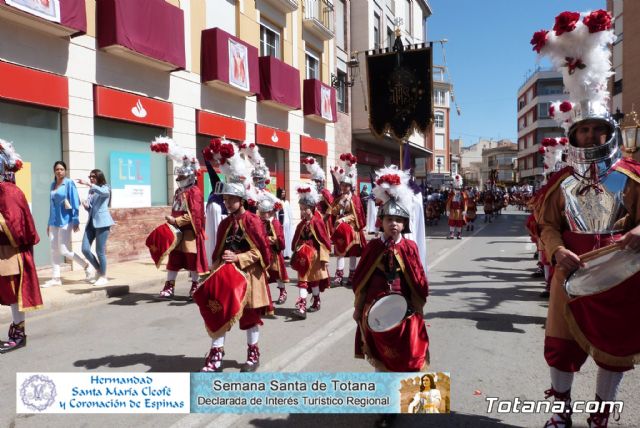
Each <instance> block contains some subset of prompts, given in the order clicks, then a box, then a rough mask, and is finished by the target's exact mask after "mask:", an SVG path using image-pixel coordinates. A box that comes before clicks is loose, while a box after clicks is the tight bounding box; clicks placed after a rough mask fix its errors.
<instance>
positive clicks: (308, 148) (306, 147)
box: [300, 135, 329, 156]
mask: <svg viewBox="0 0 640 428" xmlns="http://www.w3.org/2000/svg"><path fill="white" fill-rule="evenodd" d="M300 151H301V152H302V153H312V154H314V155H320V156H327V155H328V154H329V149H328V147H327V142H326V141H324V140H319V139H317V138H311V137H307V136H304V135H303V136H301V137H300Z"/></svg>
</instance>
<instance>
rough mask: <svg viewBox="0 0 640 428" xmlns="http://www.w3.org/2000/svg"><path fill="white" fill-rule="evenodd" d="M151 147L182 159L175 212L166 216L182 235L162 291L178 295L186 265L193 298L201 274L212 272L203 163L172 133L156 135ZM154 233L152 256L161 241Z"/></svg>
mask: <svg viewBox="0 0 640 428" xmlns="http://www.w3.org/2000/svg"><path fill="white" fill-rule="evenodd" d="M151 150H152V151H153V152H156V153H161V154H164V155H166V156H168V157H170V158H171V159H173V160H174V161H175V162H179V163H180V166H179V167H176V168H175V170H174V174H175V175H176V181H177V183H178V189H177V190H176V192H175V194H174V196H173V203H172V204H171V215H170V216H167V217H166V221H167V223H168V224H169V225H171V226H173V227H174V228H177V229H179V231H180V232H179V233H180V235H181V236H182V239H181V240H179V242H176V245H175V246H174V247H173V248H172V250H171V252H169V260H168V262H167V280H166V282H165V284H164V287H163V288H162V291H160V297H161V298H172V297H173V296H174V289H175V282H176V278H177V277H178V271H180V269H186V270H188V271H189V274H190V276H191V288H190V289H189V298H191V297H192V296H193V293H194V291H195V290H196V288H197V286H198V278H199V276H200V275H204V274H206V273H208V272H209V263H208V261H207V250H206V247H205V241H206V239H207V236H206V234H205V214H204V197H203V196H202V192H201V191H200V189H199V188H198V186H197V185H196V184H197V175H198V171H199V170H200V164H199V163H198V160H197V159H196V157H195V154H190V153H189V152H188V151H187V150H185V149H184V148H182V147H180V146H179V145H178V144H176V143H175V142H174V141H173V140H172V139H171V138H168V137H158V138H156V139H155V140H154V141H153V142H152V143H151ZM172 230H173V229H172ZM154 232H156V231H154ZM154 236H155V233H152V235H150V236H149V238H148V240H147V245H148V246H149V248H150V250H151V253H152V256H154V252H155V247H156V246H155V243H156V242H157V241H156V240H155V239H153V238H154ZM158 262H159V260H157V259H156V265H159V263H158Z"/></svg>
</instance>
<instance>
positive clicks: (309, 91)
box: [303, 79, 338, 123]
mask: <svg viewBox="0 0 640 428" xmlns="http://www.w3.org/2000/svg"><path fill="white" fill-rule="evenodd" d="M303 89H304V94H303V97H304V104H303V105H304V107H303V110H304V115H305V116H307V117H309V118H311V119H314V120H318V121H320V122H325V123H327V122H331V123H333V122H336V121H337V120H338V118H337V115H336V90H335V89H334V88H332V87H330V86H327V85H325V84H324V83H322V82H321V81H319V80H318V79H307V80H305V81H304V82H303Z"/></svg>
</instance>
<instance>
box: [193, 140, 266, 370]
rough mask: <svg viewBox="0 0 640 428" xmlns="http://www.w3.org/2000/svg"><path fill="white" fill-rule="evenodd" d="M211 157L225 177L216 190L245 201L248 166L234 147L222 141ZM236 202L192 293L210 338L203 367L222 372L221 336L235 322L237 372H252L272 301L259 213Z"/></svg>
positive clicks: (223, 224) (255, 366) (257, 359)
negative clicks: (240, 350) (240, 334)
mask: <svg viewBox="0 0 640 428" xmlns="http://www.w3.org/2000/svg"><path fill="white" fill-rule="evenodd" d="M213 159H214V162H215V164H214V166H215V165H218V166H219V167H220V169H221V171H222V173H223V174H225V176H226V178H227V180H226V182H225V183H219V185H218V188H217V189H216V193H217V194H219V195H223V196H225V197H236V198H238V199H239V202H241V201H243V200H246V197H247V193H246V189H247V187H248V186H249V184H250V182H249V180H248V177H249V171H250V167H249V166H248V165H247V162H246V161H245V159H243V158H242V157H241V156H240V154H239V152H238V148H237V147H235V146H234V145H233V144H232V143H222V144H220V146H219V147H217V148H215V149H214V153H213ZM238 205H239V206H240V208H238V209H237V210H235V211H233V212H229V215H228V216H227V218H225V219H224V220H222V222H221V223H220V226H219V228H218V234H217V236H218V237H217V241H216V246H215V249H214V252H213V260H212V262H213V264H212V273H211V275H209V276H208V277H207V278H206V279H205V280H204V281H202V283H201V284H200V286H199V287H198V289H197V290H196V292H195V293H194V296H193V297H194V300H195V302H196V303H197V304H198V307H199V309H200V314H201V315H202V318H203V320H204V323H205V327H206V330H207V332H208V334H209V336H210V337H211V338H212V344H211V349H210V351H209V354H208V356H207V358H206V361H205V366H204V368H203V369H202V370H203V371H214V372H219V371H222V358H223V356H224V339H225V335H226V332H227V331H228V330H229V329H230V328H231V326H232V325H233V324H235V323H236V322H239V324H240V329H241V330H246V332H247V361H246V363H245V364H244V365H243V366H242V368H241V371H244V372H252V371H255V370H256V369H257V368H258V366H259V364H260V351H259V348H258V339H259V326H260V325H262V324H263V323H262V319H261V316H262V315H264V314H265V312H266V311H267V310H268V308H269V306H270V304H271V298H270V295H269V291H268V284H267V276H266V272H267V269H268V268H269V266H270V265H271V248H270V246H269V241H268V239H267V236H266V234H265V227H264V224H263V223H262V221H261V220H260V218H259V217H258V216H256V215H255V214H252V213H251V212H249V211H247V210H245V209H244V208H243V207H242V204H241V203H240V204H238ZM225 254H233V255H235V256H236V261H235V262H225V261H224V260H223V256H224V255H225Z"/></svg>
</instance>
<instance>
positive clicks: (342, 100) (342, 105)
mask: <svg viewBox="0 0 640 428" xmlns="http://www.w3.org/2000/svg"><path fill="white" fill-rule="evenodd" d="M338 81H339V82H346V81H347V73H345V72H343V71H340V70H338ZM336 102H337V104H338V111H340V112H342V113H346V112H347V85H344V84H340V85H338V87H337V88H336Z"/></svg>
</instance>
